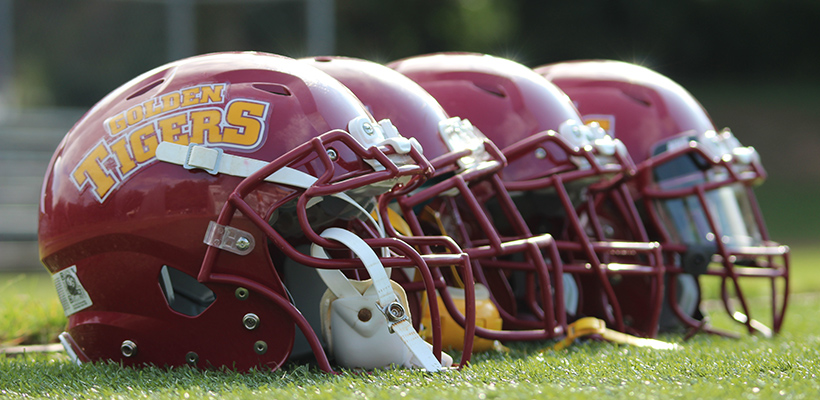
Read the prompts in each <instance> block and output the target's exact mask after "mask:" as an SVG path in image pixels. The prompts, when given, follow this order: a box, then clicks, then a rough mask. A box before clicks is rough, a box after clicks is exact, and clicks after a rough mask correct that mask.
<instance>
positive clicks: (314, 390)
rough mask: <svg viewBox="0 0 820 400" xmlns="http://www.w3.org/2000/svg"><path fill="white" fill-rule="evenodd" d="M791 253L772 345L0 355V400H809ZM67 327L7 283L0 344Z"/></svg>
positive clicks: (808, 273)
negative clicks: (249, 360)
mask: <svg viewBox="0 0 820 400" xmlns="http://www.w3.org/2000/svg"><path fill="white" fill-rule="evenodd" d="M793 254H794V259H793V270H792V278H793V279H792V282H793V286H792V287H793V289H794V294H793V295H792V296H791V300H790V306H789V311H788V314H787V316H786V321H785V324H784V327H783V330H782V332H781V334H780V335H778V336H776V337H774V338H771V339H766V338H762V337H759V336H751V335H748V334H742V335H741V338H740V339H737V340H736V339H727V338H721V337H716V336H710V335H705V334H699V335H696V336H695V337H694V338H692V339H691V340H689V341H686V342H683V338H682V336H681V335H677V334H667V335H663V336H662V337H661V339H662V340H665V341H669V342H675V343H679V344H681V345H682V349H681V350H678V351H660V350H651V349H645V348H636V347H630V346H618V345H614V344H611V343H604V342H598V341H593V340H585V341H579V342H577V343H576V344H575V345H573V346H571V347H570V348H569V349H567V350H562V351H553V350H551V345H552V344H553V343H552V342H540V343H512V344H510V348H511V351H510V352H509V353H483V354H477V355H475V356H474V357H473V363H472V364H471V366H470V367H468V368H465V369H464V370H462V371H447V372H444V373H440V374H427V373H424V372H420V371H409V370H382V371H375V372H373V373H370V374H359V373H350V372H348V373H345V374H342V375H339V376H333V375H326V374H323V373H321V372H319V371H318V370H317V369H315V367H308V366H305V365H291V366H288V367H286V368H284V369H282V370H278V371H273V372H270V371H253V372H251V373H234V372H230V371H217V370H205V371H203V370H194V369H190V368H176V369H166V368H157V367H146V368H139V369H135V368H122V367H120V366H119V365H117V364H111V363H97V364H86V365H82V366H76V365H73V364H71V363H70V362H69V361H68V360H67V359H66V357H65V356H63V355H48V354H26V355H23V356H18V357H14V358H12V357H6V356H0V397H58V398H76V397H82V398H125V399H132V398H144V397H151V398H159V399H171V398H206V397H207V398H216V397H219V398H236V399H255V398H259V397H266V398H305V399H307V398H309V399H335V398H354V397H355V398H368V399H391V400H392V399H396V398H402V397H405V398H414V399H441V398H444V397H455V398H478V399H530V398H561V399H583V400H587V399H589V398H590V397H594V398H599V397H607V398H622V399H641V398H687V399H688V398H737V399H739V398H748V399H770V398H788V399H801V398H804V399H812V398H816V394H817V393H820V380H819V379H818V377H817V375H818V372H817V371H820V335H818V333H817V332H820V319H818V318H816V317H815V316H816V314H817V308H818V305H820V277H817V276H815V275H816V274H815V273H814V270H815V267H816V266H817V264H818V262H817V261H816V260H818V256H820V250H815V249H812V248H808V247H807V248H802V247H801V248H797V249H795V250H794V253H793ZM704 284H706V283H704ZM760 294H762V292H761V293H760ZM752 303H753V307H755V309H757V308H758V307H760V308H762V307H763V306H765V302H764V300H763V298H762V297H757V298H755V299H753V300H752ZM707 305H708V306H709V307H710V311H711V312H710V321H711V323H712V324H713V325H714V326H715V327H718V328H721V329H727V330H732V331H735V332H742V331H743V330H742V326H740V325H739V324H737V323H735V322H732V321H731V320H730V319H729V318H728V316H727V315H726V313H725V312H723V311H722V310H721V309H715V308H714V302H711V303H707ZM761 320H763V322H765V323H768V321H767V320H765V319H764V318H761ZM10 321H14V322H10ZM42 321H47V322H42ZM64 323H65V318H64V317H63V314H62V308H61V307H60V305H59V301H58V300H57V298H56V295H55V294H54V293H53V289H52V288H51V284H50V279H49V277H48V275H46V274H35V275H33V276H20V275H19V274H17V275H8V274H6V275H0V339H2V340H0V342H2V341H3V340H5V341H9V340H17V338H18V337H27V338H33V337H36V335H35V334H32V333H30V332H36V331H38V330H39V329H40V327H42V326H45V325H48V326H51V328H49V332H53V333H49V334H46V336H48V337H49V338H50V337H51V336H50V335H52V334H53V335H56V333H58V332H59V331H60V330H62V327H63V324H64ZM24 326H27V327H28V328H25V329H23V328H22V327H24ZM12 332H13V333H12ZM49 340H51V339H49Z"/></svg>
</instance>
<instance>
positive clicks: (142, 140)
mask: <svg viewBox="0 0 820 400" xmlns="http://www.w3.org/2000/svg"><path fill="white" fill-rule="evenodd" d="M129 141H130V143H131V151H133V152H134V160H135V161H136V162H138V163H140V164H141V163H144V162H146V161H148V160H150V159H152V158H154V156H155V155H156V151H157V146H158V145H159V138H157V133H156V132H154V125H153V124H149V125H146V126H144V127H142V128H140V129H137V130H136V131H134V132H133V133H131V136H130V137H129Z"/></svg>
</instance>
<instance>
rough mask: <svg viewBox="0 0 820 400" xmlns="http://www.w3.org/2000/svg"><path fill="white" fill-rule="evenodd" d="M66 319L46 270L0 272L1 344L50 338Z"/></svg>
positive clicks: (23, 342)
mask: <svg viewBox="0 0 820 400" xmlns="http://www.w3.org/2000/svg"><path fill="white" fill-rule="evenodd" d="M65 323H66V318H65V316H64V314H63V308H62V306H61V305H60V300H58V299H57V293H56V292H55V291H54V287H53V286H52V285H51V277H50V276H49V275H48V274H47V273H45V272H43V273H36V274H21V273H0V345H5V346H8V345H15V344H33V343H48V342H53V341H55V340H56V339H57V335H59V334H60V332H61V331H62V329H63V327H64V326H65Z"/></svg>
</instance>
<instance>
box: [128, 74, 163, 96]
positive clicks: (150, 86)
mask: <svg viewBox="0 0 820 400" xmlns="http://www.w3.org/2000/svg"><path fill="white" fill-rule="evenodd" d="M162 82H165V79H160V80H158V81H153V82H151V83H149V84H148V85H146V86H143V87H142V89H140V90H137V91H136V92H134V93H132V94H131V95H130V96H128V100H131V99H133V98H135V97H139V96H142V95H144V94H146V93H148V92H149V91H150V90H151V89H153V88H155V87H157V86H159V85H161V84H162Z"/></svg>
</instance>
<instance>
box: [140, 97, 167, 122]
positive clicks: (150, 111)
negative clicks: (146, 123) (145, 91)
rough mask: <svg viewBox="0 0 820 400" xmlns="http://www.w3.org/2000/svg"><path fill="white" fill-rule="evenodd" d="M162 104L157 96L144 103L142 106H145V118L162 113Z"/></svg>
mask: <svg viewBox="0 0 820 400" xmlns="http://www.w3.org/2000/svg"><path fill="white" fill-rule="evenodd" d="M160 104H161V103H160V102H158V101H157V99H156V98H153V99H151V100H148V101H146V102H145V103H142V106H143V107H145V118H151V117H153V116H154V115H157V114H159V113H161V112H162V107H160Z"/></svg>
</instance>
